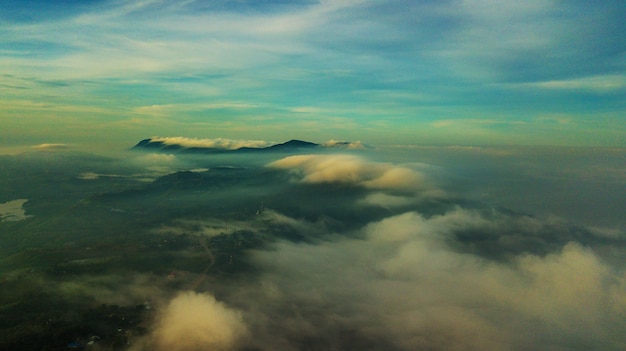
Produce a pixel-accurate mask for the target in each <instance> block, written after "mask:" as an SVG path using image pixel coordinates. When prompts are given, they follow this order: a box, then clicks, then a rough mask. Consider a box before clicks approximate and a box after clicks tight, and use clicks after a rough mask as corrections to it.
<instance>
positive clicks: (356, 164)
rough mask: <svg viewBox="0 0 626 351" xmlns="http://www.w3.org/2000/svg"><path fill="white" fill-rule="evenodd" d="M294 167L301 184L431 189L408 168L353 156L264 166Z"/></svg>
mask: <svg viewBox="0 0 626 351" xmlns="http://www.w3.org/2000/svg"><path fill="white" fill-rule="evenodd" d="M267 166H268V167H272V168H280V169H288V170H293V171H295V173H296V174H297V175H298V178H299V180H300V181H301V182H303V183H340V184H348V185H354V186H363V187H365V188H369V189H377V190H404V191H420V190H424V189H427V188H430V185H429V184H428V181H427V180H426V179H425V177H424V176H423V175H422V174H421V173H419V172H417V171H415V170H413V169H410V168H407V167H402V166H395V165H392V164H389V163H380V162H372V161H367V160H365V159H363V158H360V157H358V156H353V155H297V156H289V157H285V158H283V159H280V160H278V161H275V162H272V163H270V164H268V165H267Z"/></svg>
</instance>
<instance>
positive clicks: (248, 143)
mask: <svg viewBox="0 0 626 351" xmlns="http://www.w3.org/2000/svg"><path fill="white" fill-rule="evenodd" d="M150 139H151V140H152V141H153V142H162V143H163V144H165V145H178V146H182V147H186V148H194V147H199V148H213V149H224V150H236V149H240V148H242V147H251V148H262V147H268V146H271V145H274V143H271V142H267V141H264V140H233V139H225V138H215V139H198V138H185V137H152V138H150Z"/></svg>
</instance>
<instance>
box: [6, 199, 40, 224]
mask: <svg viewBox="0 0 626 351" xmlns="http://www.w3.org/2000/svg"><path fill="white" fill-rule="evenodd" d="M27 201H28V200H27V199H17V200H12V201H8V202H3V203H0V222H17V221H22V220H24V219H27V218H30V217H32V215H27V214H26V211H24V204H25V203H26V202H27Z"/></svg>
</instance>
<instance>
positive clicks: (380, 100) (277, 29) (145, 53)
mask: <svg viewBox="0 0 626 351" xmlns="http://www.w3.org/2000/svg"><path fill="white" fill-rule="evenodd" d="M624 18H626V6H625V5H624V2H623V1H599V2H589V1H535V0H530V1H523V2H522V1H493V0H491V1H489V0H474V1H434V0H426V1H394V0H391V1H389V0H387V1H377V0H338V1H319V2H318V1H287V0H280V1H252V0H249V1H179V2H172V1H152V0H147V1H124V0H121V1H97V0H94V1H54V2H52V1H49V2H48V1H15V2H8V1H2V2H0V125H1V126H2V128H0V144H2V146H3V147H10V146H16V145H32V144H40V143H67V144H76V145H79V144H86V143H89V144H97V145H102V146H105V145H108V143H111V142H113V143H115V144H118V145H119V144H120V143H121V145H123V146H124V147H126V146H127V145H132V144H133V143H134V142H136V141H137V140H138V139H140V138H144V137H150V136H156V135H159V136H185V137H202V138H216V137H225V138H233V139H264V140H273V141H284V140H287V139H291V138H299V139H306V140H311V141H326V140H329V139H339V140H361V141H363V142H366V143H371V144H419V145H574V146H577V145H582V146H609V147H624V146H626V137H625V135H626V123H624V121H625V120H626V103H625V101H626V74H625V73H624V72H626V69H625V68H626V54H625V53H626V28H625V27H626V25H625V24H624V22H625V21H624V20H623V19H624Z"/></svg>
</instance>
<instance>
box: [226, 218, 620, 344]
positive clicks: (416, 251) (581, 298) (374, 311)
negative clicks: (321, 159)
mask: <svg viewBox="0 0 626 351" xmlns="http://www.w3.org/2000/svg"><path fill="white" fill-rule="evenodd" d="M493 225H494V224H493V223H491V222H490V221H489V220H487V219H486V218H483V217H481V216H479V215H476V214H470V213H460V212H458V211H454V212H451V213H447V214H445V215H442V216H437V217H433V218H424V217H422V216H421V215H419V214H418V213H414V212H409V213H404V214H401V215H397V216H393V217H389V218H386V219H384V220H382V221H379V222H375V223H371V224H369V225H367V226H366V227H364V228H363V233H364V235H365V237H364V238H363V239H345V240H339V241H335V242H327V243H324V244H321V245H309V244H293V243H286V242H282V243H279V244H278V245H277V246H276V248H275V249H274V250H272V251H257V252H255V254H254V262H255V264H257V265H259V267H262V268H263V274H262V275H261V277H260V279H259V281H260V283H259V286H257V287H256V288H255V289H254V292H245V293H244V294H243V295H244V297H245V299H244V300H243V301H244V302H241V301H238V303H240V304H244V305H245V306H246V308H245V309H244V310H245V311H246V312H244V313H252V314H253V315H255V316H256V314H260V315H261V316H262V317H263V318H259V317H255V318H246V320H254V321H262V322H261V323H262V324H261V325H256V324H254V325H253V326H252V329H253V330H256V331H260V332H261V333H262V334H263V333H269V335H259V336H258V339H256V340H259V341H260V342H261V343H262V347H261V349H272V348H277V347H278V348H280V349H283V350H301V349H303V345H305V344H306V345H307V347H309V348H308V349H311V350H318V349H319V350H322V349H326V348H327V347H328V345H335V346H336V347H338V348H339V349H353V348H354V347H355V346H357V345H358V346H359V347H363V349H371V350H377V349H378V350H379V349H386V350H528V349H535V350H572V349H594V348H602V349H604V350H620V349H623V347H624V346H626V343H625V342H624V340H623V338H621V337H620V335H623V333H624V331H626V330H625V327H624V324H623V323H622V322H621V321H623V320H624V318H625V317H626V298H625V297H624V294H623V291H624V289H626V275H624V272H623V271H622V272H620V271H614V270H613V269H612V268H611V267H610V266H609V265H607V264H606V263H605V262H603V261H602V260H601V259H600V258H599V257H598V256H597V255H596V254H594V252H593V251H592V250H590V249H588V248H585V247H583V246H581V245H580V244H577V243H575V242H570V243H567V244H565V245H563V246H561V247H560V248H559V249H557V250H555V251H553V252H551V253H549V254H547V255H535V254H528V253H523V254H519V255H515V256H514V257H512V258H511V259H510V260H509V261H505V262H503V261H494V260H490V259H487V258H484V257H481V256H479V255H476V254H472V253H468V252H463V251H460V250H459V249H456V248H455V244H454V241H451V240H450V239H451V233H453V232H454V231H458V230H460V229H461V230H467V229H468V228H474V229H486V230H489V227H491V226H493ZM498 227H499V228H500V230H502V231H506V230H516V226H515V224H514V223H512V222H511V223H507V224H506V225H503V224H500V225H498ZM253 296H254V298H253ZM251 301H254V303H251Z"/></svg>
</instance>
